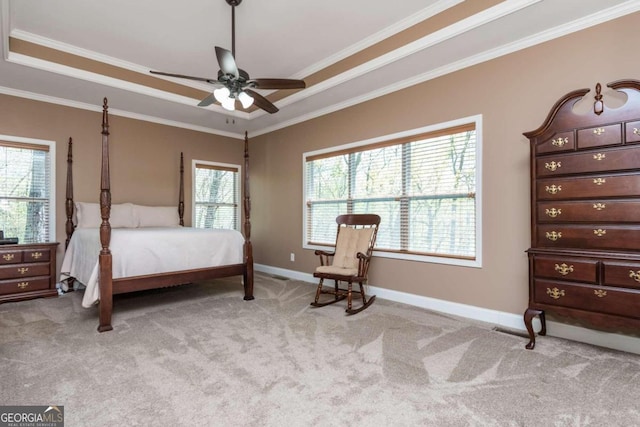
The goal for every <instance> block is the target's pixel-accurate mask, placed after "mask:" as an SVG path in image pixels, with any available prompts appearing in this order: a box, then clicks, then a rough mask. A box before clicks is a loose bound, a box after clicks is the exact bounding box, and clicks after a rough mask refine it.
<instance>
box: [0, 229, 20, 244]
mask: <svg viewBox="0 0 640 427" xmlns="http://www.w3.org/2000/svg"><path fill="white" fill-rule="evenodd" d="M17 244H18V238H17V237H8V238H6V239H5V238H4V231H3V230H0V245H17Z"/></svg>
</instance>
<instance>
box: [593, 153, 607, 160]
mask: <svg viewBox="0 0 640 427" xmlns="http://www.w3.org/2000/svg"><path fill="white" fill-rule="evenodd" d="M606 158H607V155H606V154H602V153H598V154H594V155H593V160H598V161H600V160H603V159H606Z"/></svg>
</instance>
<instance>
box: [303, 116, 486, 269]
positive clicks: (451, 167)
mask: <svg viewBox="0 0 640 427" xmlns="http://www.w3.org/2000/svg"><path fill="white" fill-rule="evenodd" d="M480 120H481V117H480V116H476V117H472V118H468V119H463V120H458V121H455V122H449V123H445V124H442V125H439V126H432V127H428V128H422V129H416V130H414V131H410V132H404V133H401V134H396V135H390V136H386V137H382V138H376V139H375V140H370V141H364V142H360V143H356V144H349V145H345V146H341V147H335V148H332V149H331V150H330V151H329V150H323V151H317V152H312V153H305V155H304V169H305V172H304V176H305V184H304V192H305V194H304V201H305V207H304V212H305V214H304V215H305V217H304V242H303V246H304V247H305V248H310V249H313V248H317V247H326V246H327V245H333V244H334V243H335V232H336V225H335V218H336V216H337V215H340V214H344V213H376V214H378V215H380V216H381V217H382V221H381V223H380V230H379V232H378V238H377V242H376V248H375V249H376V251H377V254H378V255H380V256H386V257H391V258H400V259H411V260H420V261H430V262H440V263H451V264H458V265H468V266H476V267H478V266H480V265H481V262H480V250H479V247H480V241H481V240H480V206H481V204H480V197H479V194H478V189H479V188H480V176H481V174H480V158H481V156H480V153H481V151H480V134H481V132H479V129H480V127H481V122H480Z"/></svg>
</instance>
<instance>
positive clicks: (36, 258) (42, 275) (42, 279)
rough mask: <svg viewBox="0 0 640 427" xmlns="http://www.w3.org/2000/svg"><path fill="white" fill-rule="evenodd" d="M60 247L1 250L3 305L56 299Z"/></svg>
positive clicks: (37, 245)
mask: <svg viewBox="0 0 640 427" xmlns="http://www.w3.org/2000/svg"><path fill="white" fill-rule="evenodd" d="M57 247H58V243H33V244H23V245H20V244H19V245H2V246H0V303H3V302H8V301H20V300H25V299H30V298H39V297H55V296H58V291H57V290H56V279H55V275H56V249H57Z"/></svg>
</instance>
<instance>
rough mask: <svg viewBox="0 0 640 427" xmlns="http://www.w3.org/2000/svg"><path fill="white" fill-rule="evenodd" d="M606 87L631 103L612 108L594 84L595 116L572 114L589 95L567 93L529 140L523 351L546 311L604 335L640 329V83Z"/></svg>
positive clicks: (543, 331) (531, 344)
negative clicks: (536, 321) (528, 231)
mask: <svg viewBox="0 0 640 427" xmlns="http://www.w3.org/2000/svg"><path fill="white" fill-rule="evenodd" d="M607 86H609V87H610V88H612V89H614V90H617V91H620V92H624V93H625V94H626V95H627V100H626V102H625V103H624V105H622V106H621V107H619V108H616V109H612V108H608V107H607V106H605V105H604V103H603V101H602V94H601V86H600V84H599V83H598V84H597V85H596V95H595V102H594V105H593V110H592V111H590V112H588V113H585V114H579V113H576V112H574V111H573V107H574V105H575V103H576V102H577V101H579V100H580V99H581V98H582V97H584V96H585V95H586V94H587V93H588V92H589V89H580V90H576V91H574V92H571V93H568V94H567V95H565V96H564V97H562V98H561V99H560V100H559V101H558V102H556V104H555V105H554V106H553V108H552V109H551V111H550V112H549V115H548V116H547V118H546V120H545V121H544V123H543V124H542V126H540V127H539V128H538V129H536V130H534V131H531V132H526V133H525V134H524V135H525V136H526V137H527V138H529V140H530V143H531V248H530V249H529V250H528V251H527V252H528V257H529V306H528V308H527V310H526V311H525V313H524V323H525V326H526V328H527V331H528V333H529V339H530V340H529V343H528V344H527V345H526V348H527V349H533V348H534V346H535V333H534V331H533V326H532V320H533V318H534V317H535V316H539V318H540V321H541V325H542V328H541V330H540V335H545V334H546V322H545V311H548V312H550V313H553V314H557V315H559V316H565V317H570V318H573V319H578V320H580V321H584V322H586V323H587V324H589V325H591V326H592V327H595V328H599V329H629V328H640V81H636V80H620V81H616V82H613V83H609V84H608V85H607Z"/></svg>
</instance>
